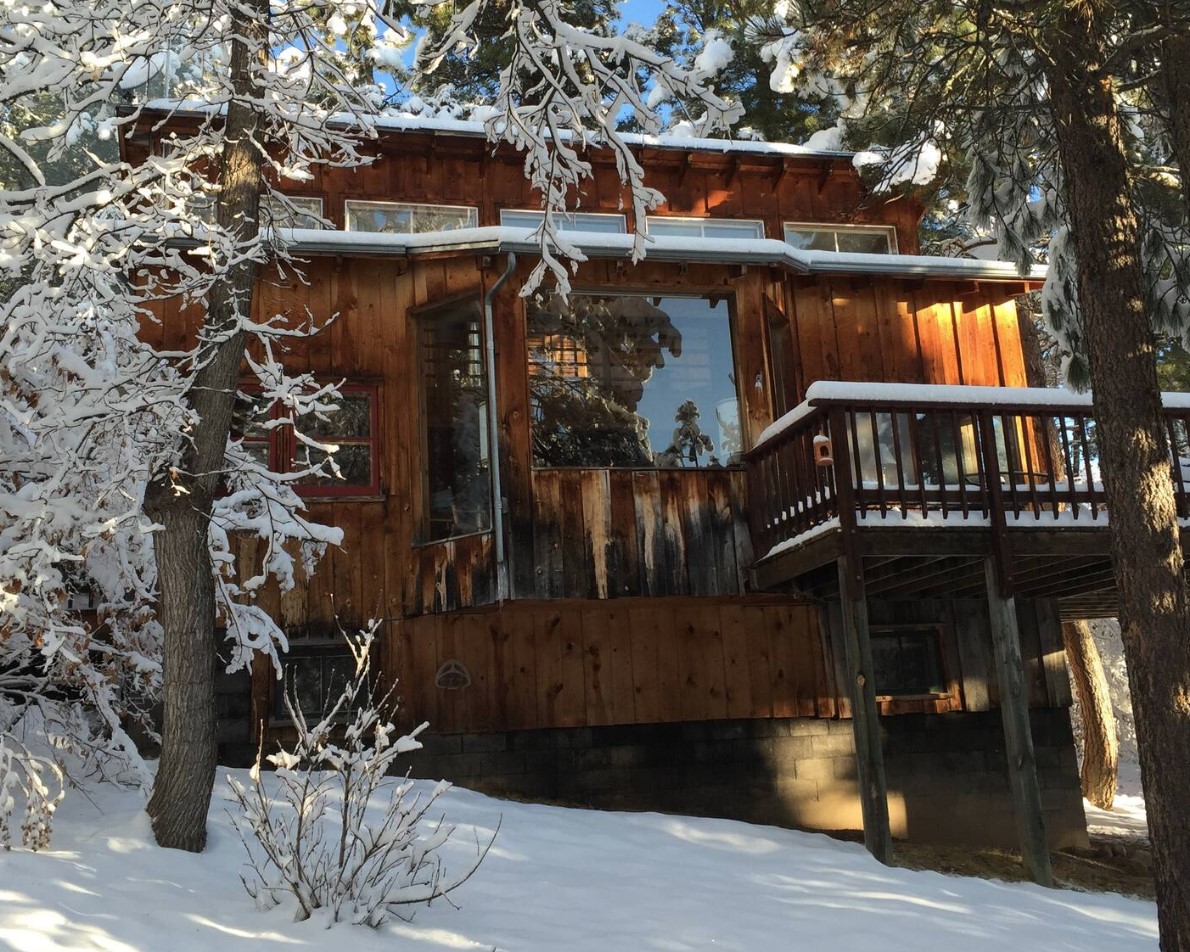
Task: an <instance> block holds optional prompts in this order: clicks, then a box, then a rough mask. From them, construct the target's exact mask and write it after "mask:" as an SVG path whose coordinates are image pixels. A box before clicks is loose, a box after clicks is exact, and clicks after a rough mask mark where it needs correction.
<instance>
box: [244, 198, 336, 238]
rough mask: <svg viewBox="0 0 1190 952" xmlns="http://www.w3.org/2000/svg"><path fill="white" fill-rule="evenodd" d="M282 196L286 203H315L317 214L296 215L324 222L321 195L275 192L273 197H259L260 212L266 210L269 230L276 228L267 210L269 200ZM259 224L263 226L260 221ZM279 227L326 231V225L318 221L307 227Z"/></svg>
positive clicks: (270, 210) (323, 205)
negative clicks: (316, 204)
mask: <svg viewBox="0 0 1190 952" xmlns="http://www.w3.org/2000/svg"><path fill="white" fill-rule="evenodd" d="M282 194H284V196H285V199H286V200H287V201H290V202H294V203H295V204H296V203H298V202H317V203H318V211H317V212H299V213H298V214H300V215H306V216H309V217H314V218H320V219H323V220H324V221H325V219H326V201H325V200H324V199H323V197H322V196H321V195H290V194H289V193H288V192H286V193H281V192H275V193H274V194H273V195H261V196H260V209H261V211H262V212H264V211H265V210H266V209H267V210H268V216H269V224H268V227H270V228H276V227H278V226H277V225H276V224H274V221H273V212H272V209H269V208H268V206H269V199H276V198H277V197H278V196H280V195H282ZM260 217H261V218H262V219H263V217H264V216H263V215H261V216H260ZM261 224H262V225H263V224H264V222H263V221H262V222H261ZM280 227H282V228H299V227H300V228H310V229H313V230H315V231H324V230H325V229H326V225H325V224H323V222H322V221H319V222H316V223H313V224H309V225H281V226H280Z"/></svg>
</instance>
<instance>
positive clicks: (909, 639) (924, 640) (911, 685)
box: [871, 627, 946, 695]
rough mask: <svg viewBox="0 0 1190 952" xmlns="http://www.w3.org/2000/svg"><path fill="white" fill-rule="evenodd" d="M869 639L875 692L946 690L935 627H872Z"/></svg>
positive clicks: (905, 692) (934, 692)
mask: <svg viewBox="0 0 1190 952" xmlns="http://www.w3.org/2000/svg"><path fill="white" fill-rule="evenodd" d="M871 641H872V673H873V678H874V680H875V686H876V693H877V694H885V695H898V694H900V695H905V694H945V693H946V683H945V679H944V678H943V676H942V657H941V647H940V644H939V631H938V629H937V628H933V627H925V628H902V629H885V630H883V631H881V630H879V629H873V630H872V633H871Z"/></svg>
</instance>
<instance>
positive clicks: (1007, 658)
mask: <svg viewBox="0 0 1190 952" xmlns="http://www.w3.org/2000/svg"><path fill="white" fill-rule="evenodd" d="M984 573H985V576H986V580H987V592H988V612H989V614H990V616H991V622H992V651H993V654H994V655H995V660H996V676H997V679H998V680H999V682H1000V719H1001V722H1002V723H1003V725H1004V745H1005V752H1006V753H1007V756H1008V780H1009V785H1010V786H1011V788H1012V802H1013V812H1014V813H1015V814H1016V824H1017V832H1018V835H1019V836H1020V840H1021V858H1022V860H1023V861H1024V864H1025V869H1026V870H1027V871H1028V873H1029V877H1030V878H1031V879H1032V880H1033V882H1035V883H1038V884H1040V885H1042V886H1053V885H1054V873H1053V869H1052V868H1051V866H1050V854H1049V843H1048V841H1047V840H1046V835H1045V817H1044V814H1043V811H1042V806H1041V786H1040V784H1039V783H1038V781H1037V761H1036V759H1035V757H1034V755H1033V733H1032V729H1031V726H1030V723H1029V694H1028V688H1027V686H1026V684H1025V670H1024V662H1023V661H1022V660H1021V635H1020V628H1019V627H1018V623H1017V617H1016V599H1015V598H1014V597H1012V596H1011V595H1006V594H1005V593H1004V592H1003V591H1002V589H1001V583H1000V578H999V572H998V571H997V567H996V560H995V557H994V556H992V557H989V558H988V559H987V560H986V561H985V562H984Z"/></svg>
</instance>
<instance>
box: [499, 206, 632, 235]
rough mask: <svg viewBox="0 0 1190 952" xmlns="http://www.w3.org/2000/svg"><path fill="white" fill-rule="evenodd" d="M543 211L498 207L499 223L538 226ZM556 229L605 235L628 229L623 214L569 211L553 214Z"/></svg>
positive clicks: (525, 226)
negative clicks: (567, 212)
mask: <svg viewBox="0 0 1190 952" xmlns="http://www.w3.org/2000/svg"><path fill="white" fill-rule="evenodd" d="M544 220H545V212H535V211H531V210H529V209H519V208H502V209H500V224H501V225H503V226H505V227H506V228H540V227H541V223H542V222H543V221H544ZM554 228H556V229H557V230H558V231H594V232H598V233H600V234H607V235H622V234H624V233H625V232H626V231H627V230H628V226H627V225H626V224H625V221H624V216H623V215H604V214H600V213H598V212H571V213H569V214H556V215H554Z"/></svg>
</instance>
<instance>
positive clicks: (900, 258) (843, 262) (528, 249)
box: [278, 226, 1046, 282]
mask: <svg viewBox="0 0 1190 952" xmlns="http://www.w3.org/2000/svg"><path fill="white" fill-rule="evenodd" d="M278 238H280V239H281V240H282V241H283V242H284V243H285V244H286V245H287V246H289V247H290V248H291V250H292V251H294V252H295V253H298V254H301V253H303V252H305V253H312V254H343V253H345V252H354V253H356V254H370V255H402V256H403V255H411V254H426V253H431V252H449V251H458V252H479V253H486V254H500V253H503V252H509V251H511V252H516V253H518V254H535V253H538V252H539V251H540V249H541V244H540V241H539V239H538V237H537V233H536V230H535V229H533V228H510V227H505V226H492V227H487V228H458V229H454V230H452V231H437V232H427V233H424V234H417V235H405V234H400V235H389V234H378V233H376V232H364V231H319V230H314V229H301V228H298V229H279V231H278ZM566 240H567V241H568V242H571V243H572V244H574V245H576V246H577V247H578V248H579V249H580V250H581V251H582V252H583V254H585V255H587V257H590V258H626V257H630V256H631V254H632V248H633V243H634V236H633V235H629V234H622V235H618V234H604V233H598V232H580V231H567V232H566ZM645 248H646V257H648V258H650V259H652V260H654V261H682V262H688V263H706V264H755V265H772V266H777V267H785V268H789V269H790V270H791V271H794V272H797V273H799V274H884V275H890V276H894V277H907V278H909V277H919V278H943V279H946V278H949V279H960V280H963V279H965V280H972V281H1011V282H1017V281H1026V280H1027V281H1042V280H1044V279H1045V275H1046V270H1045V268H1044V267H1041V266H1036V267H1034V268H1033V269H1032V270H1031V271H1030V272H1029V273H1028V274H1027V275H1023V276H1022V275H1021V273H1020V272H1019V271H1018V270H1017V268H1016V266H1015V265H1013V264H1009V263H1007V262H1004V261H979V260H975V259H969V258H940V257H930V256H926V255H892V254H856V253H851V252H837V251H804V250H801V249H798V248H794V247H793V246H792V245H788V244H786V243H785V242H783V241H778V240H776V239H773V238H701V237H699V238H688V237H677V236H669V235H664V236H662V235H651V236H649V237H648V239H647V240H646V243H645Z"/></svg>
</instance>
